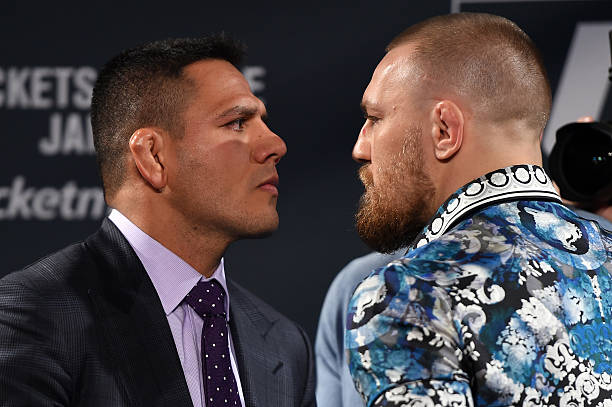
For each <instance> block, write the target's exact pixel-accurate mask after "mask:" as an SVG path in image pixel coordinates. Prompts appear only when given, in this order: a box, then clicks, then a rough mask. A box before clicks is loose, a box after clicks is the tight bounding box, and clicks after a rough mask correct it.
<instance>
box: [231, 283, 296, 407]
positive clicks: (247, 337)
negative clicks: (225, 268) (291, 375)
mask: <svg viewBox="0 0 612 407" xmlns="http://www.w3.org/2000/svg"><path fill="white" fill-rule="evenodd" d="M227 289H228V291H229V296H230V297H229V298H230V329H231V332H232V341H233V343H234V350H235V352H236V359H237V363H238V370H239V373H240V381H241V384H242V391H243V394H244V399H245V403H246V405H247V406H248V407H257V406H259V407H266V406H280V405H285V404H284V401H283V399H282V395H283V392H282V388H284V378H283V375H282V374H281V372H282V366H283V362H282V360H280V359H279V357H278V353H277V352H276V351H275V349H276V346H277V344H276V342H275V341H274V340H273V338H271V337H269V336H268V332H269V331H270V329H272V327H273V325H274V323H275V322H276V321H271V320H269V319H267V318H266V317H265V316H264V315H263V314H262V313H261V312H260V311H259V310H258V308H257V306H256V305H255V304H254V303H253V302H252V301H251V300H250V299H249V297H248V296H247V294H246V293H245V292H244V290H243V289H242V288H241V287H240V286H238V285H236V284H235V283H233V282H232V281H231V280H229V279H228V281H227Z"/></svg>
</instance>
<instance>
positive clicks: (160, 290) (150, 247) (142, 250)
mask: <svg viewBox="0 0 612 407" xmlns="http://www.w3.org/2000/svg"><path fill="white" fill-rule="evenodd" d="M108 218H109V220H111V221H112V222H113V223H114V224H115V226H117V228H118V229H119V231H120V232H121V233H122V234H123V236H125V238H126V239H127V241H128V242H129V243H130V245H131V246H132V248H133V249H134V252H136V255H137V256H138V259H140V261H141V263H142V265H143V266H144V268H145V270H146V272H147V274H148V275H149V278H150V279H151V282H152V283H153V286H154V287H155V291H157V295H158V296H159V299H160V300H161V303H162V307H163V308H164V312H165V313H166V315H170V314H171V313H172V312H173V311H174V310H175V309H176V307H178V306H179V304H180V303H181V302H182V301H183V299H184V298H185V297H186V296H187V294H188V293H189V291H191V289H192V288H193V287H194V286H195V285H196V284H197V283H198V282H199V281H208V280H212V279H216V280H217V281H219V283H221V286H222V287H223V289H224V290H225V293H226V295H225V301H226V303H225V309H226V311H227V312H226V315H227V319H228V320H229V292H228V291H227V281H226V278H225V267H224V261H223V259H221V262H220V263H219V266H218V267H217V269H216V270H215V272H214V273H213V275H212V276H210V277H209V278H205V277H204V276H203V275H202V274H200V273H198V271H197V270H196V269H194V268H193V267H191V266H190V265H189V264H188V263H187V262H185V261H184V260H183V259H181V258H180V257H179V256H177V255H176V254H174V253H173V252H171V251H170V250H169V249H168V248H166V247H165V246H163V245H162V244H161V243H159V242H158V241H157V240H155V239H153V238H152V237H151V236H149V235H147V234H146V233H145V232H143V231H142V230H141V229H140V228H139V227H138V226H136V225H135V224H134V223H132V221H130V220H129V219H128V218H126V217H125V215H123V214H122V213H121V212H119V211H118V210H117V209H113V210H112V211H111V213H110V215H109V216H108Z"/></svg>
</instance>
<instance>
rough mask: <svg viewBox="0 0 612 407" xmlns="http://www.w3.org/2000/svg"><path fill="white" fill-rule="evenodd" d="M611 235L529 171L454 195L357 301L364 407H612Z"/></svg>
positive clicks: (350, 327) (356, 364)
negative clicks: (564, 200)
mask: <svg viewBox="0 0 612 407" xmlns="http://www.w3.org/2000/svg"><path fill="white" fill-rule="evenodd" d="M610 273H612V234H611V233H610V231H606V230H604V229H602V228H601V227H600V226H599V224H597V223H596V222H593V221H588V220H585V219H582V218H580V217H578V215H576V214H575V213H574V212H572V211H570V210H569V209H567V208H566V207H565V206H563V205H562V204H561V203H560V198H559V197H558V195H557V194H556V192H555V190H554V188H553V187H552V185H551V182H550V180H549V179H548V177H547V176H546V174H545V173H544V171H543V170H542V169H541V168H540V167H537V166H532V165H519V166H513V167H508V168H504V169H501V170H497V171H494V172H492V173H489V174H487V175H485V176H483V177H480V178H479V179H477V180H475V181H473V182H471V183H469V184H467V185H465V186H464V187H462V188H460V189H459V190H458V191H457V192H456V193H454V194H453V195H452V196H451V197H450V198H449V199H448V200H447V201H446V202H445V203H444V204H443V205H442V206H441V207H440V209H439V210H438V212H437V213H436V215H435V216H434V217H433V219H432V220H431V221H430V223H429V224H428V226H427V227H426V228H425V229H424V230H423V232H422V233H421V235H420V236H419V237H417V239H416V240H415V244H414V246H413V248H412V249H411V250H409V251H408V253H407V254H406V255H405V256H404V257H403V258H401V259H399V260H396V261H394V262H392V263H390V264H389V265H388V266H386V267H383V268H380V269H377V270H375V271H374V272H373V273H371V274H370V275H369V276H368V277H367V278H366V279H365V280H364V281H363V282H362V283H361V285H359V286H358V287H357V289H356V291H355V293H354V295H353V298H352V299H351V301H350V303H349V309H348V315H347V334H346V338H345V346H346V349H347V352H348V360H349V368H350V371H351V375H352V376H353V380H354V382H355V385H356V387H357V390H358V391H359V392H360V393H361V394H362V396H363V398H364V399H365V400H366V403H367V405H368V406H474V405H476V406H576V407H578V406H593V407H612V364H611V360H610V359H611V358H612V332H611V329H610V323H612V279H611V274H610Z"/></svg>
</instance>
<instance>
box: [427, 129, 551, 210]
mask: <svg viewBox="0 0 612 407" xmlns="http://www.w3.org/2000/svg"><path fill="white" fill-rule="evenodd" d="M517 131H518V130H516V129H512V130H506V131H505V132H504V131H502V130H500V129H489V131H483V132H480V133H476V134H475V133H472V134H466V137H465V139H464V143H463V145H462V147H461V149H460V150H459V151H458V152H457V154H456V155H455V156H454V157H452V158H451V159H450V160H448V161H445V162H436V163H435V164H434V165H436V166H437V167H438V168H437V171H435V172H434V173H436V174H438V177H437V178H438V179H437V180H436V182H437V184H436V185H438V186H439V188H438V190H437V193H436V196H435V203H436V204H437V206H436V207H435V209H434V210H437V208H438V207H439V206H440V205H442V204H443V203H444V201H446V199H448V197H449V196H450V195H451V194H452V193H453V192H455V191H456V190H457V189H459V188H461V187H462V186H463V185H465V184H467V183H468V182H470V181H472V180H474V179H476V178H478V177H480V176H482V175H484V174H487V173H489V172H491V171H495V170H497V169H499V168H505V167H509V166H512V165H519V164H533V165H539V166H541V165H542V153H541V151H540V145H539V139H538V137H537V136H534V137H532V136H529V135H525V134H524V133H523V134H522V135H521V133H517ZM517 134H518V136H517Z"/></svg>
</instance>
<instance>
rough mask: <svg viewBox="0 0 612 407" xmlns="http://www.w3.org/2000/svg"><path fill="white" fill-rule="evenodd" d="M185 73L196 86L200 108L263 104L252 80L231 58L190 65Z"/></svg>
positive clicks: (215, 108)
mask: <svg viewBox="0 0 612 407" xmlns="http://www.w3.org/2000/svg"><path fill="white" fill-rule="evenodd" d="M184 74H185V76H186V77H187V78H189V79H190V80H191V81H192V82H193V84H194V85H195V90H196V96H195V99H196V100H198V103H197V104H198V107H199V108H204V109H206V110H209V111H211V112H215V111H219V110H222V109H224V108H226V107H227V106H229V105H235V104H237V102H238V101H240V103H241V104H245V103H256V104H260V103H261V102H260V101H259V99H257V98H256V97H255V95H253V93H252V92H251V88H250V87H249V83H248V82H247V80H246V79H245V77H244V76H243V75H242V74H241V73H240V71H239V70H238V69H236V67H234V66H233V65H232V64H230V63H229V62H227V61H224V60H219V59H210V60H204V61H198V62H195V63H193V64H190V65H188V66H187V67H185V69H184Z"/></svg>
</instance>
